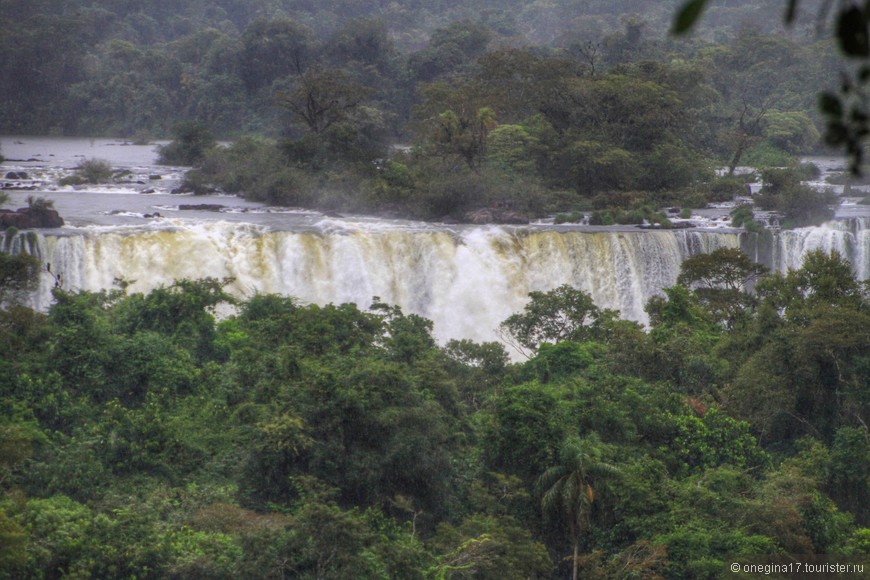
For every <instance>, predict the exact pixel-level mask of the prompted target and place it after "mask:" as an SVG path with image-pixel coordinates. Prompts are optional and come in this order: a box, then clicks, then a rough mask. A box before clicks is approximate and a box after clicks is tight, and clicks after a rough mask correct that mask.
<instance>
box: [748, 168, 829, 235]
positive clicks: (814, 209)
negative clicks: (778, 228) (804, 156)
mask: <svg viewBox="0 0 870 580" xmlns="http://www.w3.org/2000/svg"><path fill="white" fill-rule="evenodd" d="M762 179H763V181H764V187H763V188H762V189H761V191H760V192H759V194H758V195H757V196H756V198H755V203H756V205H758V206H759V207H761V208H762V209H768V210H775V211H777V212H779V213H781V214H782V216H783V226H785V227H802V226H807V225H818V224H820V223H822V222H824V221H826V220H829V219H831V218H832V217H833V216H834V211H833V210H832V209H831V208H830V207H829V206H830V205H831V204H832V203H833V202H834V194H833V193H832V192H831V191H816V190H814V189H812V188H810V187H809V186H807V185H804V184H802V183H801V182H800V179H801V175H800V173H799V172H798V171H796V170H794V169H790V168H789V169H766V170H764V171H763V172H762Z"/></svg>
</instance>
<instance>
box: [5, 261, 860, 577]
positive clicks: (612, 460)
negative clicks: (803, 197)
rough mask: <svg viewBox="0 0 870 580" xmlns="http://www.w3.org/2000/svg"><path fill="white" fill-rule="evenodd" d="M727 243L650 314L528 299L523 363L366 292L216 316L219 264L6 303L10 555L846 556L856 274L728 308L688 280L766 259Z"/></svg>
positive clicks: (213, 563) (128, 565) (399, 570)
mask: <svg viewBox="0 0 870 580" xmlns="http://www.w3.org/2000/svg"><path fill="white" fill-rule="evenodd" d="M717 256H719V257H720V260H713V259H712V258H711V256H703V257H702V256H697V257H695V258H693V259H692V260H691V261H690V262H688V264H687V265H686V267H685V269H684V270H685V271H684V276H682V282H684V283H686V284H692V285H694V286H696V288H695V289H694V290H690V289H689V288H687V287H685V286H683V285H678V286H676V287H674V288H672V289H669V290H668V292H667V294H666V296H667V300H664V299H662V300H660V301H659V303H657V304H655V305H654V307H652V308H651V323H652V327H651V329H649V330H644V329H642V328H640V327H639V326H638V325H636V324H630V323H626V322H625V321H618V320H615V319H614V318H613V315H612V314H609V313H601V312H600V311H598V310H597V309H595V308H594V305H591V306H590V304H591V303H589V301H588V300H584V299H583V296H582V293H579V292H578V291H576V290H575V291H571V289H567V290H566V289H565V288H560V289H556V290H554V291H552V292H550V293H538V294H535V295H533V296H532V297H531V298H532V301H531V302H530V305H529V307H528V308H527V309H526V310H524V311H523V312H521V313H518V314H517V315H515V316H516V317H517V318H516V319H515V320H514V323H515V326H514V328H517V329H521V328H525V329H527V331H528V336H529V337H534V338H532V339H531V340H535V341H536V346H537V348H536V350H535V351H534V352H533V353H530V354H531V355H532V356H531V358H530V360H529V361H527V362H525V363H523V364H521V365H519V364H512V363H510V362H509V359H508V357H507V354H506V352H505V350H504V348H503V346H501V345H499V344H495V343H488V344H475V343H472V342H469V341H453V342H451V343H449V344H448V345H446V346H444V347H441V346H439V345H438V344H437V343H436V342H435V341H434V340H433V338H432V335H431V323H430V322H429V321H427V320H425V319H423V318H420V317H418V316H414V315H406V314H404V313H403V312H402V311H401V310H399V309H398V308H396V307H393V306H389V305H386V304H383V303H381V302H380V301H379V300H377V299H375V301H374V305H373V307H372V310H370V311H361V310H359V309H358V308H357V307H356V306H353V305H339V306H335V305H327V306H315V305H303V304H300V303H299V302H298V301H296V300H294V299H291V298H285V297H280V296H272V295H262V296H254V297H252V298H251V299H248V300H245V301H242V302H240V303H239V304H238V305H237V306H238V310H237V311H235V312H234V313H231V314H228V315H227V316H226V318H224V319H223V320H221V321H220V322H215V319H214V315H213V312H212V309H213V308H214V307H215V306H216V305H218V304H221V303H222V302H223V301H224V300H226V297H225V295H224V294H223V289H222V288H223V285H222V283H221V282H218V281H215V280H202V281H195V282H194V281H179V282H178V283H176V284H174V285H173V286H170V287H166V288H158V289H156V290H154V291H153V292H151V293H149V294H146V295H140V294H132V295H129V296H128V295H125V293H124V292H123V291H121V290H114V291H111V292H103V293H98V294H95V293H86V292H80V293H69V292H62V291H56V293H55V294H56V297H55V299H56V302H55V303H54V304H53V305H52V306H51V308H50V311H49V313H48V314H47V316H45V315H38V314H36V313H33V312H31V311H29V310H28V309H25V308H23V307H14V308H10V309H9V310H7V311H4V312H3V313H0V314H2V316H0V344H2V347H3V348H2V355H0V363H2V365H3V368H4V369H9V370H10V372H4V373H3V375H2V385H3V389H2V396H0V485H2V487H3V492H4V500H3V502H2V503H0V536H2V537H3V540H4V541H3V544H2V547H0V561H2V562H3V566H4V567H3V571H2V572H0V576H2V577H10V578H11V577H40V576H50V575H52V574H65V575H79V576H87V575H90V576H92V577H118V576H125V577H127V576H137V577H147V576H149V575H153V576H159V577H182V576H183V577H190V576H207V577H226V578H230V577H238V576H239V575H240V574H241V575H251V576H257V577H268V576H269V575H270V574H274V573H278V571H280V573H282V574H285V575H293V576H298V577H313V576H316V575H317V574H322V575H327V576H331V575H339V576H348V575H350V576H354V577H401V578H423V577H445V578H446V577H453V576H463V575H464V576H471V575H473V576H476V577H481V578H496V577H499V578H501V577H506V575H507V577H512V576H511V575H515V576H516V577H524V578H525V577H533V578H547V577H552V576H554V575H556V576H557V575H565V573H566V572H567V566H569V565H571V564H570V563H569V562H571V563H576V566H577V570H578V572H577V573H578V576H581V575H582V576H583V577H593V576H594V575H595V574H598V575H604V577H608V576H609V575H613V574H615V573H617V572H618V571H620V570H622V571H626V570H631V571H632V572H631V573H637V574H646V573H649V574H652V573H655V574H660V575H668V574H670V575H674V576H692V577H697V576H705V575H712V576H715V575H716V574H718V573H719V571H721V567H722V562H725V561H726V560H725V558H726V557H733V555H735V554H736V555H741V554H744V555H749V554H756V553H759V552H762V553H775V552H777V551H788V552H793V553H810V552H820V551H826V552H837V551H841V550H843V551H847V552H850V553H860V552H861V551H862V550H864V547H863V536H862V535H861V532H860V526H866V521H867V518H868V514H867V513H866V512H867V510H866V509H865V506H866V505H867V493H868V491H867V490H868V488H867V485H866V480H867V478H866V475H867V474H866V473H865V471H866V469H865V466H864V464H866V461H865V462H863V463H862V462H861V461H860V458H861V457H863V456H864V455H866V454H867V453H868V449H870V446H868V442H867V437H866V433H864V430H863V429H862V428H860V425H862V424H866V422H867V421H870V402H868V400H867V397H865V396H864V393H866V392H867V387H868V385H867V381H866V376H867V373H866V372H865V371H866V369H867V368H870V367H868V365H870V362H868V361H867V357H866V353H867V351H868V348H870V338H868V336H867V329H868V328H870V321H868V320H867V314H866V312H865V310H866V297H865V295H864V294H863V290H862V286H861V285H860V284H858V283H857V282H856V281H855V280H854V275H853V274H852V272H851V270H850V269H849V266H848V264H847V263H846V262H844V261H843V260H842V258H840V257H839V256H837V255H825V254H821V253H818V254H812V255H810V256H808V258H807V260H806V262H805V264H804V267H803V268H801V269H800V270H798V271H794V272H789V273H787V274H786V275H768V276H767V278H765V279H763V280H762V281H760V282H759V283H758V285H757V287H758V288H759V289H760V290H759V295H758V297H757V299H758V300H759V305H758V308H757V309H748V310H747V311H746V313H745V317H744V318H742V319H741V320H740V323H739V324H734V325H732V326H731V327H727V326H720V325H717V324H716V323H715V320H714V319H713V317H711V316H710V314H709V312H707V309H706V307H705V306H703V305H702V303H701V302H699V301H698V297H697V296H696V295H695V294H696V293H697V292H698V291H700V290H701V289H702V288H708V289H712V288H732V289H733V288H737V287H742V285H743V283H744V280H745V279H746V276H755V275H758V274H760V271H759V270H757V269H755V267H754V266H753V265H752V264H746V263H744V262H745V260H744V258H745V257H743V256H742V255H740V254H739V253H737V252H736V251H725V250H723V251H720V252H719V253H718V254H717ZM587 298H588V297H587ZM578 312H579V313H580V314H578ZM590 313H592V314H595V315H596V316H594V317H591V314H590ZM519 322H523V325H519ZM807 433H811V434H813V435H815V436H816V438H814V439H810V438H801V437H802V436H804V435H806V434H807ZM771 458H774V459H775V461H771ZM856 459H858V460H856ZM617 474H618V476H617ZM251 508H254V509H255V510H256V511H253V510H252V509H251ZM853 519H854V521H855V522H857V525H858V526H859V528H858V531H856V529H855V526H854V525H853V523H852V522H853ZM722 530H727V532H723V531H722ZM575 549H576V556H577V557H576V558H575V557H574V555H573V553H574V551H575ZM554 554H556V555H559V554H561V555H568V554H571V556H570V557H569V558H568V561H569V562H565V563H564V564H562V565H559V564H557V563H555V562H554V560H555V557H554V556H553V555H554ZM551 558H553V560H551ZM572 567H573V566H572ZM620 573H621V572H620ZM626 573H628V572H626ZM4 575H5V576H4Z"/></svg>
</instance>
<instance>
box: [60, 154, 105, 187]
mask: <svg viewBox="0 0 870 580" xmlns="http://www.w3.org/2000/svg"><path fill="white" fill-rule="evenodd" d="M111 178H112V165H111V164H110V163H109V162H108V161H106V160H105V159H86V160H85V161H82V162H81V163H80V164H79V166H78V167H76V174H75V178H73V179H70V180H67V181H71V182H72V183H64V181H65V180H61V184H62V185H81V184H82V183H105V182H106V181H109V180H110V179H111Z"/></svg>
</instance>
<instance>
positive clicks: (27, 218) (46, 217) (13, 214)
mask: <svg viewBox="0 0 870 580" xmlns="http://www.w3.org/2000/svg"><path fill="white" fill-rule="evenodd" d="M63 224H64V221H63V218H62V217H60V215H59V214H58V213H57V212H56V211H55V210H53V209H33V208H29V207H23V208H21V209H17V210H15V211H11V210H8V209H0V228H8V227H14V228H18V229H19V230H27V229H33V228H60V227H63Z"/></svg>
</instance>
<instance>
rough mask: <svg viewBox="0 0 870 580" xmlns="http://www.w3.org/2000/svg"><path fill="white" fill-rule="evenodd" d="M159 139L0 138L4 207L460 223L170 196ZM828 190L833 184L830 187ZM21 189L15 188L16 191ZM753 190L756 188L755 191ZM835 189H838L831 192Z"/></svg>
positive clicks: (75, 216) (286, 226)
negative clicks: (38, 201) (89, 166)
mask: <svg viewBox="0 0 870 580" xmlns="http://www.w3.org/2000/svg"><path fill="white" fill-rule="evenodd" d="M163 143H165V142H155V143H151V144H134V143H131V142H129V141H126V140H121V139H106V138H99V139H97V138H94V139H91V138H80V137H32V136H3V137H0V151H2V153H3V155H4V156H5V157H6V158H7V160H6V162H5V163H4V164H3V165H2V166H0V170H2V175H0V177H3V176H7V175H8V174H9V173H10V172H24V173H26V174H27V177H28V179H26V180H15V179H11V180H10V179H6V180H5V181H4V182H3V183H4V185H5V186H6V193H8V194H9V195H10V198H11V201H10V203H9V204H8V206H9V207H22V206H23V205H26V199H27V197H28V196H31V195H33V196H37V197H44V198H46V199H48V200H51V201H52V202H54V205H55V208H56V209H57V210H58V212H59V213H60V215H61V216H62V217H63V218H64V219H65V220H66V222H67V224H68V226H69V227H70V228H73V229H78V228H87V227H93V226H97V227H112V226H122V227H125V228H130V227H133V228H135V227H139V226H141V227H145V228H155V227H158V228H159V227H173V224H175V223H177V221H178V220H183V221H190V220H198V221H202V220H204V221H215V220H221V221H228V222H236V223H249V224H255V225H259V226H264V227H266V228H269V229H276V230H296V229H302V230H305V229H321V228H327V229H345V228H347V229H356V228H364V229H369V228H373V229H382V228H403V229H404V228H411V229H427V230H428V229H431V228H445V229H448V230H456V229H462V228H463V226H456V225H445V224H437V223H421V222H412V221H406V220H393V219H390V220H386V219H381V218H375V217H369V216H342V217H341V218H338V217H336V216H325V215H324V214H322V213H320V212H316V211H306V210H303V209H299V208H280V207H269V206H266V205H263V204H261V203H256V202H250V201H247V200H245V199H243V198H241V197H238V196H235V195H209V196H193V195H191V194H171V193H170V192H171V191H172V190H173V189H175V188H177V187H178V186H179V185H180V183H181V181H182V180H183V178H184V173H185V171H187V169H188V168H186V167H173V166H164V165H159V164H158V163H157V156H158V153H157V149H158V146H159V145H161V144H163ZM87 159H103V160H106V161H108V162H109V163H110V164H111V165H112V167H113V169H115V170H116V171H117V172H118V173H122V174H123V175H119V176H118V177H117V178H116V179H115V181H114V182H113V183H108V184H100V185H84V186H76V187H73V186H60V185H58V181H59V180H60V179H61V178H62V177H64V176H66V175H69V174H71V173H72V172H73V171H74V168H75V167H76V166H77V165H79V164H80V163H81V162H82V161H84V160H87ZM810 160H812V161H813V162H815V163H816V164H817V165H819V167H820V168H821V169H822V171H823V175H822V178H820V181H819V182H818V183H816V185H817V186H824V181H823V179H824V177H825V176H826V175H828V174H830V173H832V172H837V171H841V170H842V169H843V167H844V162H843V160H842V159H837V158H833V157H816V158H811V159H810ZM832 187H835V189H836V186H832ZM17 188H20V189H17ZM755 189H757V186H756V187H755ZM838 189H839V190H840V191H842V186H839V188H838ZM856 201H857V200H855V199H849V200H844V203H843V204H842V205H841V206H840V207H839V208H838V211H837V215H838V217H842V218H845V217H858V216H870V206H866V205H860V204H858V203H856ZM202 205H210V206H222V207H221V208H220V209H215V208H210V209H209V210H203V209H200V210H197V209H184V210H182V209H179V208H180V207H182V206H202ZM732 207H733V204H720V205H719V206H717V207H711V208H707V209H702V210H695V211H694V212H693V215H692V217H691V218H690V219H689V220H679V219H674V220H673V221H675V222H680V221H688V222H690V224H691V225H692V226H693V227H697V228H702V229H721V228H726V229H727V228H729V227H730V217H729V215H728V212H729V211H730V209H731V208H732ZM530 227H532V228H535V229H537V228H548V229H554V230H556V231H571V230H584V231H633V230H636V229H637V228H636V227H635V226H607V227H595V226H580V225H560V226H554V225H553V224H552V220H546V219H545V220H542V221H540V222H538V223H533V224H530Z"/></svg>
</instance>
